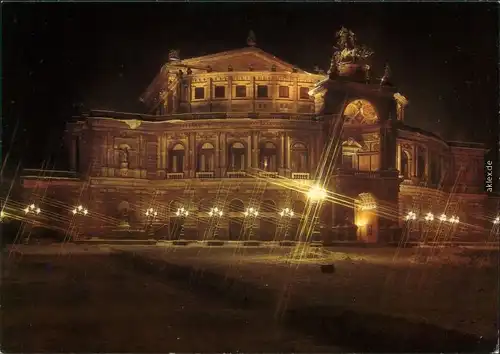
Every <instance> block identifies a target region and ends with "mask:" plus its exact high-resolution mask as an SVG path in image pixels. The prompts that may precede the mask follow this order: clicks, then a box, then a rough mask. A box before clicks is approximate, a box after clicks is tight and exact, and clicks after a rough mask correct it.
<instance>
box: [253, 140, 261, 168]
mask: <svg viewBox="0 0 500 354" xmlns="http://www.w3.org/2000/svg"><path fill="white" fill-rule="evenodd" d="M259 150H260V149H259V132H252V167H253V168H260V166H259Z"/></svg>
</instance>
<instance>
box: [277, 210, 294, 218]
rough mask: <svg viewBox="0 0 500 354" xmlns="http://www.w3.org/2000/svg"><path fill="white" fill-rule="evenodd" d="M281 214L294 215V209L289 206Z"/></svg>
mask: <svg viewBox="0 0 500 354" xmlns="http://www.w3.org/2000/svg"><path fill="white" fill-rule="evenodd" d="M280 216H281V217H283V216H288V217H289V218H291V217H293V210H292V209H289V208H285V209H283V210H282V211H281V213H280Z"/></svg>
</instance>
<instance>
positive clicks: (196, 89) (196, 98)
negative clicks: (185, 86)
mask: <svg viewBox="0 0 500 354" xmlns="http://www.w3.org/2000/svg"><path fill="white" fill-rule="evenodd" d="M198 90H202V91H201V92H203V95H202V97H201V98H199V97H196V96H197V92H199V91H198ZM204 99H205V88H204V87H201V86H198V87H194V90H193V100H204Z"/></svg>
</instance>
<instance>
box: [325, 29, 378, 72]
mask: <svg viewBox="0 0 500 354" xmlns="http://www.w3.org/2000/svg"><path fill="white" fill-rule="evenodd" d="M336 38H337V44H336V45H335V46H333V50H334V54H333V58H332V62H335V63H336V64H337V65H339V64H355V63H358V62H360V61H363V60H366V59H368V58H369V57H371V56H372V54H373V51H372V50H371V49H370V48H368V47H366V46H364V45H359V44H358V43H357V42H356V35H355V34H354V32H352V31H351V30H349V29H347V28H345V27H342V28H341V29H340V30H339V31H338V32H337V33H336Z"/></svg>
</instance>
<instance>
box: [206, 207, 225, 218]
mask: <svg viewBox="0 0 500 354" xmlns="http://www.w3.org/2000/svg"><path fill="white" fill-rule="evenodd" d="M223 214H224V213H223V212H222V210H220V209H219V208H211V209H210V211H209V212H208V215H209V216H211V217H214V216H216V217H221V216H222V215H223Z"/></svg>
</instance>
